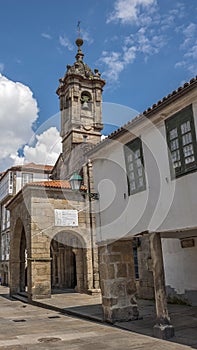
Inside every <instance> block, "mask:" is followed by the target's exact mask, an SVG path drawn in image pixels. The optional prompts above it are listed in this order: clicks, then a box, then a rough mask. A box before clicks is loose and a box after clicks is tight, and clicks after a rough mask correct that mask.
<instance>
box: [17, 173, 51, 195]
mask: <svg viewBox="0 0 197 350" xmlns="http://www.w3.org/2000/svg"><path fill="white" fill-rule="evenodd" d="M23 173H25V174H33V182H38V181H43V180H46V181H47V180H48V179H49V175H48V174H45V173H44V172H42V173H34V172H33V171H32V172H30V171H25V170H24V171H17V172H16V193H17V192H18V191H20V190H21V188H22V174H23Z"/></svg>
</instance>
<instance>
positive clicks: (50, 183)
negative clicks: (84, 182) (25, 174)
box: [27, 180, 71, 189]
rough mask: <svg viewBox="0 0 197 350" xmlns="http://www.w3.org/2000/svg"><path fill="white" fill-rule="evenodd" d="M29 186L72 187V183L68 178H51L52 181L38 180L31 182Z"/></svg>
mask: <svg viewBox="0 0 197 350" xmlns="http://www.w3.org/2000/svg"><path fill="white" fill-rule="evenodd" d="M27 186H36V187H37V186H38V187H51V188H67V189H70V188H71V187H70V183H69V181H68V180H51V181H38V182H29V183H28V184H27Z"/></svg>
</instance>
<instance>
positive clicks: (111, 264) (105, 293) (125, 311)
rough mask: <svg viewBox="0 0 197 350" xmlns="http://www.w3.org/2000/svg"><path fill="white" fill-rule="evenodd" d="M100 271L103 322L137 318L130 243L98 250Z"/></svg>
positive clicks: (115, 243)
mask: <svg viewBox="0 0 197 350" xmlns="http://www.w3.org/2000/svg"><path fill="white" fill-rule="evenodd" d="M99 271H100V283H101V292H102V305H103V312H104V320H105V321H107V322H110V323H114V322H120V321H130V320H136V319H138V316H139V312H138V307H137V302H136V299H135V292H136V285H135V272H134V261H133V249H132V241H116V242H114V243H111V244H108V245H105V246H100V247H99Z"/></svg>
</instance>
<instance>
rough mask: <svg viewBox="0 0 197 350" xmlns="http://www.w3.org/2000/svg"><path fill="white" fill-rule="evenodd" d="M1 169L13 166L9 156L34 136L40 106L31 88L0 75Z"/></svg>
mask: <svg viewBox="0 0 197 350" xmlns="http://www.w3.org/2000/svg"><path fill="white" fill-rule="evenodd" d="M0 106H1V108H0V126H1V127H0V169H1V170H4V169H5V167H6V166H7V165H10V164H11V160H10V159H9V156H10V154H11V153H15V152H16V150H18V149H19V148H20V147H22V146H23V145H24V144H25V143H26V142H27V141H28V140H29V139H30V138H31V136H32V135H33V131H32V124H33V123H34V122H35V121H36V119H37V117H38V106H37V102H36V100H35V99H34V98H33V94H32V91H31V90H30V89H29V87H27V86H25V85H23V84H22V83H19V82H13V81H11V80H9V79H8V78H6V77H5V76H2V75H1V74H0Z"/></svg>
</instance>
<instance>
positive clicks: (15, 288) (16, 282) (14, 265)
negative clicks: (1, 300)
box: [10, 260, 20, 296]
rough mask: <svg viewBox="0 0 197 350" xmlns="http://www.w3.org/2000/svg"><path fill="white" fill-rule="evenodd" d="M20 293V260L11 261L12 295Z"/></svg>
mask: <svg viewBox="0 0 197 350" xmlns="http://www.w3.org/2000/svg"><path fill="white" fill-rule="evenodd" d="M19 292H20V260H18V261H16V260H10V295H11V296H12V295H14V294H17V293H19Z"/></svg>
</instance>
